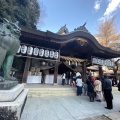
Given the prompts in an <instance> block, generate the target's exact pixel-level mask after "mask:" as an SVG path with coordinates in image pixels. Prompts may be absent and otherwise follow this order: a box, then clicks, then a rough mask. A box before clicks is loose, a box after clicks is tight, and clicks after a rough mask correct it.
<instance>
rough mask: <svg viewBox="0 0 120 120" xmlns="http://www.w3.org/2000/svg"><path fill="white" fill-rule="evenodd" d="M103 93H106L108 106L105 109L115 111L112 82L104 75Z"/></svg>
mask: <svg viewBox="0 0 120 120" xmlns="http://www.w3.org/2000/svg"><path fill="white" fill-rule="evenodd" d="M103 91H104V97H105V101H106V104H107V107H105V108H106V109H109V110H111V109H113V103H112V99H113V95H112V81H111V80H110V79H109V78H108V76H107V75H104V79H103Z"/></svg>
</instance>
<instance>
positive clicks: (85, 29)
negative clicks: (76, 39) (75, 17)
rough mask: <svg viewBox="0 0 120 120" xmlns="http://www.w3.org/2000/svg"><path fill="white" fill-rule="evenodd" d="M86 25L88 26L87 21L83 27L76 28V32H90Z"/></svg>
mask: <svg viewBox="0 0 120 120" xmlns="http://www.w3.org/2000/svg"><path fill="white" fill-rule="evenodd" d="M86 24H87V21H86V22H85V23H84V24H83V25H82V26H80V27H77V28H75V29H74V31H78V30H81V31H85V32H89V31H88V30H87V28H86V27H85V25H86Z"/></svg>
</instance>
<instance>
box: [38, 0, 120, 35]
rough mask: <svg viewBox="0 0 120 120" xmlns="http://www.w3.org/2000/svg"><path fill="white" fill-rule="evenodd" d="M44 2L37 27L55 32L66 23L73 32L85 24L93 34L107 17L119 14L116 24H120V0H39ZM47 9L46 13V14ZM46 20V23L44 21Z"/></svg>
mask: <svg viewBox="0 0 120 120" xmlns="http://www.w3.org/2000/svg"><path fill="white" fill-rule="evenodd" d="M38 1H39V2H40V3H42V11H43V14H41V17H43V19H40V20H39V22H38V25H37V28H38V29H40V30H42V31H46V30H49V31H52V32H54V33H56V32H58V30H59V29H60V28H61V27H62V26H64V25H65V24H66V26H67V28H68V30H69V31H70V32H71V31H73V30H74V28H77V27H79V26H81V25H83V24H84V23H85V22H86V21H87V24H86V28H87V29H88V30H89V32H91V33H92V34H95V33H97V25H98V24H99V23H100V22H102V21H103V20H104V18H105V17H111V16H113V15H114V14H116V15H117V19H116V24H117V26H120V0H38ZM44 11H45V14H46V15H45V14H44ZM43 22H44V23H43ZM119 28H120V27H119Z"/></svg>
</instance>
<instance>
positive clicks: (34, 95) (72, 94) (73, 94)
mask: <svg viewBox="0 0 120 120" xmlns="http://www.w3.org/2000/svg"><path fill="white" fill-rule="evenodd" d="M46 96H76V93H61V94H56V93H55V94H53V93H47V94H39V93H35V94H32V93H28V97H46Z"/></svg>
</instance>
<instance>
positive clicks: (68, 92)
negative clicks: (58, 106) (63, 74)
mask: <svg viewBox="0 0 120 120" xmlns="http://www.w3.org/2000/svg"><path fill="white" fill-rule="evenodd" d="M25 87H26V88H29V93H28V97H42V96H75V95H76V87H71V86H65V87H63V86H53V87H51V86H47V87H46V86H45V87H39V88H38V87H36V88H35V87H34V88H33V87H29V86H25Z"/></svg>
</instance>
